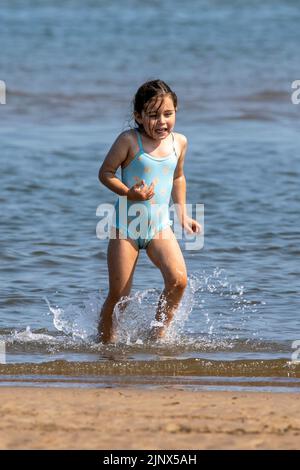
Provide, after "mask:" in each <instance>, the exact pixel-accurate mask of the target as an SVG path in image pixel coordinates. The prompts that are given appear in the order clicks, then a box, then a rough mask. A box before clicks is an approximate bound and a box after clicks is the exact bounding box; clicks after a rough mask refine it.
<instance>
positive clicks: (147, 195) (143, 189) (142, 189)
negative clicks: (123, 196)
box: [127, 180, 154, 201]
mask: <svg viewBox="0 0 300 470" xmlns="http://www.w3.org/2000/svg"><path fill="white" fill-rule="evenodd" d="M153 196H154V184H153V183H151V184H150V186H147V185H146V183H145V180H142V181H140V182H139V183H136V184H135V185H134V186H132V187H131V188H130V189H129V191H128V193H127V198H128V199H129V200H130V201H147V200H148V199H151V198H152V197H153Z"/></svg>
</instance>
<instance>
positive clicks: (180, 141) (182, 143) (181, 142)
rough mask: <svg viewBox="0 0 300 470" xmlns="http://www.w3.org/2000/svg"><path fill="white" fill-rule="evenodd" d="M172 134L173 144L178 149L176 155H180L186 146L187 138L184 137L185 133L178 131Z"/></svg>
mask: <svg viewBox="0 0 300 470" xmlns="http://www.w3.org/2000/svg"><path fill="white" fill-rule="evenodd" d="M173 135H174V139H175V146H176V147H177V148H178V150H179V153H178V155H181V154H182V153H183V151H185V149H186V147H187V138H186V136H185V135H183V134H179V132H173Z"/></svg>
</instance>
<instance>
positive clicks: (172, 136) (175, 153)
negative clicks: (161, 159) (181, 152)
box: [171, 132, 178, 158]
mask: <svg viewBox="0 0 300 470" xmlns="http://www.w3.org/2000/svg"><path fill="white" fill-rule="evenodd" d="M171 134H172V140H173V150H174V153H175V155H176V158H178V156H177V152H176V148H175V138H174V134H173V132H171Z"/></svg>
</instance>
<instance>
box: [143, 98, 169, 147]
mask: <svg viewBox="0 0 300 470" xmlns="http://www.w3.org/2000/svg"><path fill="white" fill-rule="evenodd" d="M135 118H136V120H137V122H138V123H139V124H142V125H143V127H144V129H145V132H146V134H147V135H148V136H149V137H151V138H152V139H154V140H163V139H165V138H166V137H167V136H168V135H169V134H170V132H171V131H172V129H173V128H174V126H175V119H176V109H175V108H174V103H173V100H172V98H171V97H170V96H168V95H166V96H164V97H163V98H159V99H154V100H150V101H149V102H148V103H146V106H145V108H144V109H143V111H142V114H141V115H140V114H138V113H135Z"/></svg>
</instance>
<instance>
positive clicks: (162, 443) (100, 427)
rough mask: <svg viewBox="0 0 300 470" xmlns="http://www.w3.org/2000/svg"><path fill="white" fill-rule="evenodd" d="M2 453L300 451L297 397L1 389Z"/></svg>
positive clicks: (248, 394)
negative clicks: (128, 450) (178, 450)
mask: <svg viewBox="0 0 300 470" xmlns="http://www.w3.org/2000/svg"><path fill="white" fill-rule="evenodd" d="M0 394H1V405H0V415H1V424H0V429H1V431H0V448H1V449H123V450H124V449H165V450H166V449H298V448H299V447H300V445H299V442H300V437H299V436H300V413H299V411H300V398H299V395H298V394H292V393H275V394H274V393H260V392H258V393H255V392H252V393H242V392H238V393H236V392H195V391H183V390H175V389H160V390H144V389H142V390H141V389H132V388H118V389H109V388H106V389H89V390H87V389H57V388H2V389H1V390H0Z"/></svg>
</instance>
